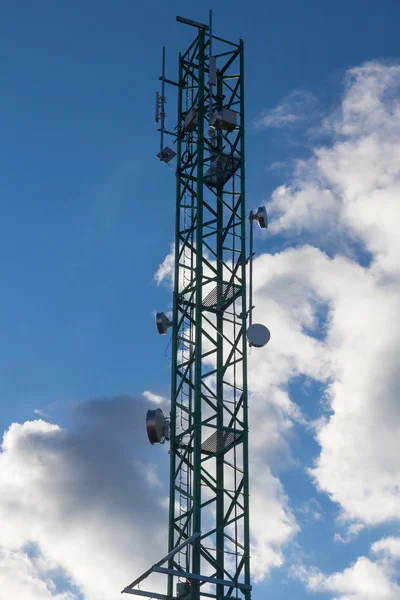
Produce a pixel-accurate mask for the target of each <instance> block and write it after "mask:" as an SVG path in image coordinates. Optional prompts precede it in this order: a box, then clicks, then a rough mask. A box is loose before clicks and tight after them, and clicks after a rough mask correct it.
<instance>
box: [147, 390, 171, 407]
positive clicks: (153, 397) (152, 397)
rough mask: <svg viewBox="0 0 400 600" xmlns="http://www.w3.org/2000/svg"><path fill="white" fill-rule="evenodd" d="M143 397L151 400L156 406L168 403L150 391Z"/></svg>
mask: <svg viewBox="0 0 400 600" xmlns="http://www.w3.org/2000/svg"><path fill="white" fill-rule="evenodd" d="M142 396H143V397H144V398H146V400H149V402H154V404H162V403H163V402H167V400H166V398H164V397H163V396H159V395H158V394H153V392H150V391H149V390H145V391H144V392H143V394H142Z"/></svg>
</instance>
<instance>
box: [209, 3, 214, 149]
mask: <svg viewBox="0 0 400 600" xmlns="http://www.w3.org/2000/svg"><path fill="white" fill-rule="evenodd" d="M209 19H210V20H209V23H210V24H209V26H208V27H209V36H210V54H209V59H208V113H209V119H210V122H209V129H208V133H209V137H210V138H212V137H213V133H214V132H213V130H212V129H211V121H212V87H213V74H212V72H211V68H212V67H211V63H212V62H213V59H212V10H211V8H210V17H209Z"/></svg>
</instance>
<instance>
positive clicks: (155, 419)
mask: <svg viewBox="0 0 400 600" xmlns="http://www.w3.org/2000/svg"><path fill="white" fill-rule="evenodd" d="M146 430H147V436H148V438H149V442H150V444H152V445H154V444H163V443H164V442H165V440H169V439H170V431H169V421H168V419H167V418H166V417H165V416H164V413H163V411H162V410H161V408H156V409H150V410H148V411H147V415H146Z"/></svg>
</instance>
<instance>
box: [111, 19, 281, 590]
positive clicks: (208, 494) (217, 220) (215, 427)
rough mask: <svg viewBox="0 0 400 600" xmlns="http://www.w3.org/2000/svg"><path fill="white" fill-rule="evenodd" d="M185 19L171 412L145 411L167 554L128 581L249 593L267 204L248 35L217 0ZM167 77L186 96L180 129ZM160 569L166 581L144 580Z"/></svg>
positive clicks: (163, 320)
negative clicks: (257, 312) (225, 33)
mask: <svg viewBox="0 0 400 600" xmlns="http://www.w3.org/2000/svg"><path fill="white" fill-rule="evenodd" d="M177 21H179V22H180V23H183V24H186V25H190V26H192V27H193V28H195V29H196V30H197V33H196V37H195V38H194V40H193V42H192V43H191V44H190V46H189V47H188V48H187V50H186V51H185V52H184V53H183V54H180V55H179V70H178V80H177V81H171V80H170V79H167V78H166V75H165V48H164V49H163V58H162V75H161V77H160V79H161V94H157V98H156V121H157V122H158V123H159V125H160V129H159V130H160V132H161V136H160V137H161V144H160V151H159V153H158V154H157V156H158V158H159V160H160V161H161V162H163V163H166V164H167V165H168V166H169V167H171V168H173V170H174V171H175V174H176V222H175V276H174V292H173V310H172V317H170V318H168V317H167V315H166V314H165V313H158V314H157V328H158V331H159V333H160V334H166V333H167V331H168V330H169V329H171V332H172V384H171V413H170V416H169V418H165V417H164V415H163V413H162V411H161V409H160V408H158V409H155V410H149V411H148V413H147V421H146V424H147V432H148V436H149V440H150V442H151V443H152V444H157V443H163V442H165V440H168V441H169V443H170V497H169V540H168V554H167V555H166V556H165V557H164V558H163V559H161V560H160V561H159V562H157V563H156V564H155V565H153V566H152V567H150V568H149V570H148V571H146V572H145V573H144V574H143V575H142V576H141V577H139V578H138V579H136V580H135V581H133V582H132V583H131V584H130V585H128V586H127V587H125V588H124V590H123V592H124V593H128V594H133V595H137V596H142V597H147V598H156V599H159V600H175V599H179V600H200V598H214V599H216V600H228V599H229V600H234V599H243V600H250V599H251V583H250V528H249V470H248V401H247V348H248V346H249V345H250V346H255V347H262V346H265V344H266V343H267V342H268V340H269V337H270V334H269V331H268V329H267V328H266V327H264V326H263V325H260V324H253V323H252V309H253V306H252V259H253V243H252V240H253V223H254V221H257V223H258V225H259V226H260V227H261V228H266V227H267V216H266V212H265V209H264V208H263V207H261V208H259V209H258V210H257V211H256V212H255V213H253V212H252V211H250V213H246V207H245V156H244V85H243V81H244V66H243V64H244V61H243V42H242V40H240V42H239V43H233V42H229V41H227V40H224V39H222V38H220V37H217V36H215V35H214V34H213V32H212V22H211V11H210V20H209V23H208V24H202V23H197V22H195V21H191V20H188V19H184V18H182V17H177ZM166 85H169V86H171V90H172V89H174V90H175V91H176V92H177V102H178V120H177V124H176V126H175V127H173V128H170V129H169V128H167V127H166V114H165V101H166V98H165V87H166ZM166 135H169V136H170V139H171V146H174V148H175V149H174V150H173V149H172V148H170V147H169V146H164V137H165V136H166ZM248 218H249V220H250V236H249V237H250V239H249V242H250V247H249V250H247V248H246V223H247V221H248ZM247 252H248V253H247ZM248 266H249V289H248V290H247V287H246V272H247V269H248ZM248 292H249V293H248ZM247 296H248V299H249V302H248V303H247ZM247 304H248V307H249V308H246V307H247ZM153 573H156V574H158V577H159V578H161V579H162V577H163V576H164V578H165V582H164V586H165V591H164V593H161V592H160V589H161V588H160V587H159V586H158V585H157V586H156V589H157V591H145V590H144V589H142V588H141V587H140V586H141V585H143V582H144V580H145V579H146V578H147V577H149V576H150V575H151V574H153ZM161 585H162V581H161Z"/></svg>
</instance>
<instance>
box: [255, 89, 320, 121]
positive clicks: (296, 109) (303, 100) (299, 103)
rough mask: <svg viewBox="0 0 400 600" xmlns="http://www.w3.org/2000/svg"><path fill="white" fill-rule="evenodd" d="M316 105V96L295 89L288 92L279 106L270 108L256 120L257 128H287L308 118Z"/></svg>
mask: <svg viewBox="0 0 400 600" xmlns="http://www.w3.org/2000/svg"><path fill="white" fill-rule="evenodd" d="M314 106H315V98H314V97H313V96H312V95H311V94H310V93H308V92H306V91H304V90H295V91H293V92H291V93H290V94H288V95H287V96H286V97H285V98H284V99H283V100H282V102H281V103H280V104H278V106H276V107H275V108H270V109H268V110H266V111H264V112H263V113H261V115H260V116H259V117H258V118H257V119H256V120H255V121H254V126H255V127H256V128H257V129H264V128H269V127H276V128H286V127H291V126H293V125H294V124H296V123H298V122H302V121H305V120H308V119H309V118H310V111H311V110H312V109H313V108H314Z"/></svg>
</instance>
